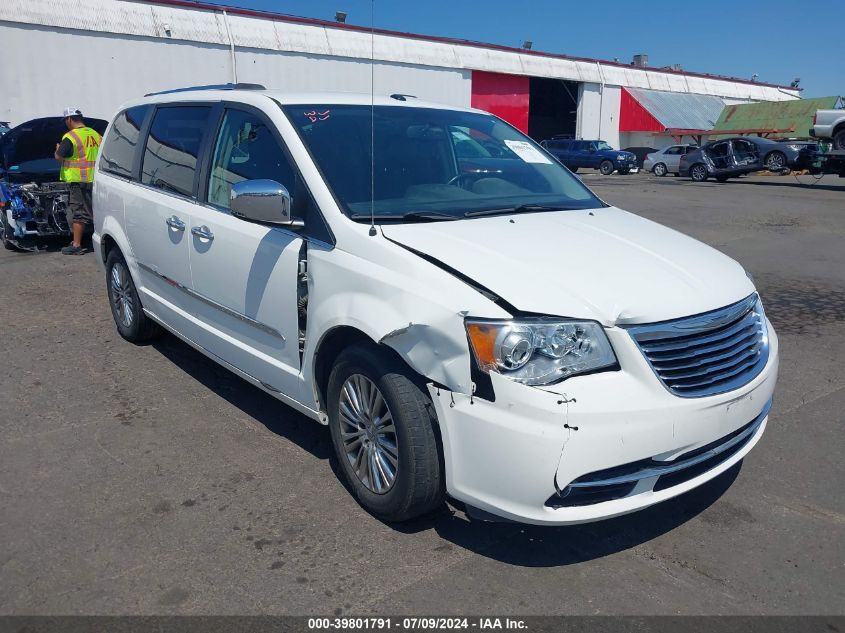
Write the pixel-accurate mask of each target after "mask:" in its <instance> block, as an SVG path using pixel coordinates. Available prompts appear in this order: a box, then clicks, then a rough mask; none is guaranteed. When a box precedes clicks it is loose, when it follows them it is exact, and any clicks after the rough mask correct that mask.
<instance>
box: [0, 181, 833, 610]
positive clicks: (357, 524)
mask: <svg viewBox="0 0 845 633" xmlns="http://www.w3.org/2000/svg"><path fill="white" fill-rule="evenodd" d="M583 178H584V181H585V182H587V183H588V184H589V185H590V186H591V187H593V188H594V189H595V190H596V191H597V192H598V194H599V195H600V196H602V197H603V198H604V199H605V200H606V201H608V202H610V203H612V204H615V205H617V206H620V207H622V208H626V209H628V210H631V211H634V212H636V213H639V214H641V215H643V216H646V217H648V218H651V219H653V220H656V221H658V222H661V223H664V224H667V225H669V226H671V227H674V228H676V229H678V230H680V231H683V232H685V233H688V234H690V235H692V236H694V237H696V238H698V239H701V240H703V241H705V242H707V243H709V244H711V245H713V246H715V247H716V248H718V249H720V250H722V251H724V252H725V253H727V254H729V255H731V256H732V257H734V258H736V259H737V260H739V261H740V262H741V263H742V264H743V265H744V266H745V267H746V269H747V270H749V271H750V272H751V273H752V274H753V276H754V278H755V280H756V283H757V286H758V288H759V289H760V291H761V294H762V296H763V298H764V302H765V305H766V309H767V311H768V314H769V317H770V318H771V320H772V321H773V323H774V325H775V327H776V329H777V331H778V334H779V336H780V342H781V374H780V383H779V386H778V390H777V393H776V399H775V404H774V408H773V409H772V413H771V416H770V422H769V428H768V431H767V433H766V435H765V436H764V437H763V439H762V440H761V442H760V444H759V445H758V446H757V447H756V448H755V449H754V451H752V453H751V454H750V455H749V456H748V458H746V459H745V461H744V463H743V464H742V465H741V468H735V469H733V470H732V471H729V472H728V473H726V475H725V476H722V477H720V478H719V479H717V480H715V481H714V482H711V484H709V485H707V486H705V487H703V488H701V489H699V490H697V491H694V492H693V493H690V494H688V495H686V496H683V497H681V498H678V499H675V500H673V501H670V502H667V503H664V504H662V505H659V506H656V507H653V508H651V509H648V510H646V511H643V512H640V513H638V514H634V515H630V516H627V517H622V518H619V519H614V520H611V521H606V522H603V523H598V524H592V525H585V526H576V527H570V528H536V527H528V526H520V525H514V524H484V523H478V522H469V521H468V520H467V519H466V517H465V515H464V514H463V513H462V512H461V511H460V509H458V508H455V507H451V506H449V507H445V506H444V507H443V508H442V510H441V511H440V512H439V513H437V514H435V515H433V516H431V517H427V518H425V519H422V520H419V521H416V522H414V523H412V524H410V525H400V526H397V525H386V524H383V523H381V522H379V521H377V520H375V519H373V518H372V517H370V516H369V515H368V514H366V513H365V512H363V511H362V510H361V509H360V508H359V507H358V506H357V504H356V503H355V502H354V501H353V499H352V497H350V495H349V494H348V493H347V492H346V490H345V489H344V488H343V486H342V485H341V483H340V482H339V479H338V478H337V476H336V475H335V474H334V472H333V460H332V459H331V458H330V454H331V443H330V439H329V435H328V432H327V429H326V428H324V427H321V426H319V425H317V424H316V423H314V422H311V421H310V420H308V419H306V418H304V417H302V416H300V415H298V414H296V413H295V412H293V411H292V410H291V409H288V408H286V407H285V406H283V405H281V404H279V403H278V402H277V401H276V400H274V399H273V398H271V397H269V396H267V395H265V394H263V393H262V392H260V391H258V390H256V389H254V388H252V387H251V386H249V385H247V384H246V383H244V382H242V381H241V380H239V379H238V378H236V377H234V376H233V375H231V374H229V373H228V372H227V371H226V370H224V369H222V368H219V367H217V366H216V365H214V364H212V363H211V362H209V361H207V360H205V358H204V357H202V356H200V355H199V354H198V353H196V352H194V351H193V350H191V349H190V348H188V347H187V346H186V345H184V344H182V343H181V342H179V341H177V340H176V339H175V338H173V337H165V338H164V339H162V340H161V341H159V342H156V343H154V344H152V345H147V346H143V347H135V346H132V345H130V344H128V343H126V342H124V341H123V340H122V339H121V338H120V337H119V336H118V335H117V333H116V331H115V328H114V326H113V323H112V320H111V314H110V312H109V308H108V305H107V303H106V299H105V286H104V280H103V276H102V274H101V272H100V270H99V268H98V267H97V266H96V263H95V260H94V257H93V255H86V256H84V257H66V256H62V255H61V254H59V253H56V252H47V253H39V254H21V253H12V252H6V251H0V326H2V342H3V344H2V351H3V355H2V358H3V361H2V369H0V372H2V386H0V613H3V614H160V613H163V614H169V613H180V614H246V613H249V614H257V613H272V614H326V615H331V614H341V613H342V614H359V615H373V614H406V613H407V614H486V613H496V614H499V615H501V614H521V615H528V614H676V613H678V614H841V613H844V612H845V609H843V605H845V595H843V594H845V495H844V494H843V492H842V482H843V481H845V467H843V463H845V460H843V458H842V454H843V449H845V443H843V422H845V413H843V412H845V371H843V369H845V360H843V359H845V179H842V178H837V177H831V176H827V177H825V178H824V179H822V180H821V181H819V182H817V183H815V184H813V185H812V186H810V183H813V182H814V180H813V179H812V178H810V177H798V178H795V177H792V176H789V177H750V178H742V179H739V180H736V181H730V182H728V183H726V184H717V183H714V182H707V183H701V184H696V183H691V182H690V181H688V180H680V179H676V178H672V177H667V178H655V177H653V176H651V175H644V174H639V175H630V176H626V177H622V176H615V175H614V176H610V177H602V176H596V175H592V174H586V175H584V176H583ZM801 183H803V184H801Z"/></svg>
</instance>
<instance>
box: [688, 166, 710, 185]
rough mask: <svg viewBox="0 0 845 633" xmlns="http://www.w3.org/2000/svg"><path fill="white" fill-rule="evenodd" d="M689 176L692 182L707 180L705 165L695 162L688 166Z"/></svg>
mask: <svg viewBox="0 0 845 633" xmlns="http://www.w3.org/2000/svg"><path fill="white" fill-rule="evenodd" d="M689 177H690V178H692V180H693V181H694V182H704V181H705V180H707V167H705V166H704V164H702V163H696V164H695V165H693V166H692V167H690V170H689Z"/></svg>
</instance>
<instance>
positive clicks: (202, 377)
mask: <svg viewBox="0 0 845 633" xmlns="http://www.w3.org/2000/svg"><path fill="white" fill-rule="evenodd" d="M152 347H153V348H154V349H156V350H157V351H158V352H159V353H160V354H161V355H162V356H164V357H165V358H167V360H169V361H170V362H172V363H173V364H174V365H176V366H177V367H179V368H180V369H181V370H182V371H184V372H185V373H186V374H188V375H189V376H191V377H192V378H194V379H195V380H197V381H199V382H200V383H201V384H202V385H203V386H204V387H206V388H207V389H209V390H210V391H213V392H214V393H215V394H217V395H218V396H220V397H221V398H223V399H224V400H226V401H227V402H229V404H231V405H232V406H235V407H237V408H238V409H240V410H241V411H243V412H244V413H246V414H247V415H249V416H251V417H252V418H254V419H255V420H256V421H257V422H260V423H261V424H263V425H264V426H265V427H267V429H268V430H269V431H271V432H272V433H275V434H276V435H279V436H281V437H284V438H285V439H287V440H290V441H291V442H293V443H294V444H296V445H297V446H299V447H300V448H302V449H304V450H306V451H308V452H309V453H311V454H312V455H313V456H314V457H316V458H318V459H328V458H329V457H330V456H331V455H332V443H331V438H330V437H329V433H328V430H327V429H326V428H325V427H324V426H323V425H321V424H318V423H317V422H315V421H314V420H311V419H309V418H307V417H305V416H304V415H302V414H301V413H299V412H297V411H295V410H294V409H292V408H291V407H289V406H287V405H285V404H284V403H283V402H281V401H279V400H277V399H276V398H274V397H273V396H271V395H270V394H268V393H266V392H264V391H262V390H261V389H259V388H258V387H255V386H253V385H251V384H250V383H248V382H247V381H245V380H243V379H241V378H239V377H238V376H236V375H235V374H233V373H232V372H230V371H229V370H228V369H225V368H223V367H221V366H220V365H218V364H217V363H215V362H212V361H210V360H209V359H207V358H206V357H205V356H203V355H202V354H201V353H200V352H198V351H196V350H195V349H194V348H193V347H191V346H190V345H188V344H187V343H184V342H182V341H181V340H179V339H178V338H176V337H175V336H173V335H170V334H167V335H165V336H163V337H162V338H160V339H158V340H157V341H155V342H153V343H152Z"/></svg>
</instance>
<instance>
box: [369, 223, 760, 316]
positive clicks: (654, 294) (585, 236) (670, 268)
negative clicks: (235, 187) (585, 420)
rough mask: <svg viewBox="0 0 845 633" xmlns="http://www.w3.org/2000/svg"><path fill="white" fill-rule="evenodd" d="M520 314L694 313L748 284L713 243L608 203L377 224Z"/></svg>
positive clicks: (729, 299)
mask: <svg viewBox="0 0 845 633" xmlns="http://www.w3.org/2000/svg"><path fill="white" fill-rule="evenodd" d="M382 231H383V232H384V235H385V236H386V237H388V238H389V239H391V240H393V241H395V242H398V243H399V244H402V245H404V246H408V247H410V248H412V249H414V250H416V251H419V252H421V253H423V254H425V255H429V256H431V257H433V258H435V259H437V260H439V261H441V262H443V263H444V264H446V265H448V266H450V267H451V268H453V269H455V270H457V271H459V272H461V273H462V274H464V275H466V276H467V277H469V278H470V279H473V280H475V281H476V282H478V283H479V284H481V285H482V286H484V287H486V288H488V289H489V290H491V291H493V292H495V293H496V294H497V295H499V296H500V297H502V298H503V299H504V300H505V301H507V302H508V303H510V304H511V305H513V306H514V307H516V308H517V309H519V310H521V311H523V312H534V313H538V314H546V315H553V316H563V317H574V318H584V319H595V320H597V321H599V322H601V323H603V324H604V325H614V324H626V323H653V322H655V321H664V320H668V319H674V318H678V317H683V316H689V315H692V314H699V313H701V312H707V311H708V310H713V309H716V308H720V307H722V306H726V305H728V304H731V303H734V302H735V301H739V300H740V299H742V298H744V297H746V296H748V295H749V294H751V293H752V292H753V291H754V286H753V284H752V283H751V281H750V280H749V279H748V277H747V276H746V275H745V272H744V270H743V269H742V267H741V266H740V265H739V264H738V263H736V262H735V261H734V260H732V259H731V258H729V257H727V256H726V255H724V254H722V253H720V252H719V251H717V250H715V249H713V248H711V247H709V246H707V245H705V244H702V243H701V242H698V241H696V240H694V239H692V238H691V237H687V236H686V235H683V234H681V233H678V232H677V231H673V230H672V229H669V228H667V227H664V226H662V225H660V224H657V223H655V222H651V221H649V220H646V219H643V218H641V217H639V216H636V215H634V214H632V213H628V212H626V211H622V210H620V209H616V208H613V207H610V208H600V209H593V210H590V211H587V210H584V211H558V212H545V213H524V214H520V215H510V216H495V217H489V218H476V219H468V220H458V221H446V222H432V223H425V224H423V223H420V224H397V225H383V226H382Z"/></svg>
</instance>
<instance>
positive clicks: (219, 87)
mask: <svg viewBox="0 0 845 633" xmlns="http://www.w3.org/2000/svg"><path fill="white" fill-rule="evenodd" d="M192 90H267V88H265V87H264V86H262V85H261V84H232V83H228V84H210V85H207V86H185V87H184V88H172V89H170V90H160V91H159V92H148V93H147V94H145V95H144V96H145V97H154V96H156V95H169V94H173V93H176V92H190V91H192Z"/></svg>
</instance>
